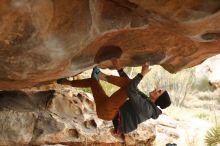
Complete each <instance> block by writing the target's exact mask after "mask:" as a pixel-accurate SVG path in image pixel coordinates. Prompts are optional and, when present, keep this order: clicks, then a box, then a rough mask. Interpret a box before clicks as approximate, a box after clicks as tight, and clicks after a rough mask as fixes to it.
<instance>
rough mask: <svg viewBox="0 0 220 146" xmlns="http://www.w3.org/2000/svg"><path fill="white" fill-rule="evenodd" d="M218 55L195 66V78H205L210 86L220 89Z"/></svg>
mask: <svg viewBox="0 0 220 146" xmlns="http://www.w3.org/2000/svg"><path fill="white" fill-rule="evenodd" d="M219 64H220V55H216V56H213V57H211V58H209V59H207V60H205V61H204V62H203V63H202V64H200V65H198V66H196V76H197V77H199V78H207V80H208V81H209V83H210V85H213V86H215V87H217V88H219V87H220V66H219Z"/></svg>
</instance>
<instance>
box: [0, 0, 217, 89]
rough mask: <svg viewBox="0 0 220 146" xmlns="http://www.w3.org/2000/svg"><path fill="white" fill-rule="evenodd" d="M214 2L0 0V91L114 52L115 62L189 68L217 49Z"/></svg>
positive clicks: (80, 67) (83, 66)
mask: <svg viewBox="0 0 220 146" xmlns="http://www.w3.org/2000/svg"><path fill="white" fill-rule="evenodd" d="M219 7H220V1H218V0H209V1H207V0H185V1H180V0H177V1H176V0H170V1H164V0H159V1H155V0H148V1H145V0H120V1H118V0H90V1H88V0H80V1H73V0H64V1H60V0H37V1H28V0H1V1H0V22H1V23H0V34H1V35H0V66H1V70H0V89H2V90H4V89H10V90H12V89H21V88H24V87H32V86H38V85H40V84H47V83H48V82H50V81H52V80H56V79H58V78H61V77H67V76H74V75H76V74H78V73H80V72H82V71H85V70H87V69H89V68H91V67H92V66H93V65H94V64H96V63H97V62H98V63H99V65H100V66H102V67H103V68H105V67H111V64H110V63H109V62H108V61H106V60H108V59H109V58H111V57H113V56H120V59H119V62H120V65H121V66H137V65H141V64H142V63H143V62H144V61H146V60H148V61H150V62H151V63H152V64H160V65H162V66H163V67H164V68H165V69H166V70H168V71H170V72H177V71H179V70H181V69H183V68H187V67H191V66H195V65H197V64H199V63H201V62H202V61H203V60H204V59H206V58H208V57H210V56H213V55H215V54H218V53H219V52H220V49H219V46H220V40H219V39H220V36H219V34H220V33H219V32H220V27H219V26H220V24H219V23H220V12H219ZM109 47H110V48H111V47H112V48H113V49H110V51H109V49H107V48H109ZM115 48H116V50H115ZM117 48H119V49H118V50H117ZM106 50H108V51H106ZM111 50H114V51H111ZM100 52H101V53H100ZM120 52H121V53H120ZM97 54H99V55H97ZM100 54H101V55H100ZM97 56H98V57H97Z"/></svg>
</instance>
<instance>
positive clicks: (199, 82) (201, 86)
mask: <svg viewBox="0 0 220 146" xmlns="http://www.w3.org/2000/svg"><path fill="white" fill-rule="evenodd" d="M193 89H196V90H198V91H213V90H214V88H213V87H212V86H210V84H209V80H208V78H207V77H203V78H196V80H195V82H194V84H193Z"/></svg>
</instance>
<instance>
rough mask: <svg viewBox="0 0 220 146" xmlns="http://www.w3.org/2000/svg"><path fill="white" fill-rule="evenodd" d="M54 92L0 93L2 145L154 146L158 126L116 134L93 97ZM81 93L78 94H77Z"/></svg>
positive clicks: (58, 88) (68, 90)
mask: <svg viewBox="0 0 220 146" xmlns="http://www.w3.org/2000/svg"><path fill="white" fill-rule="evenodd" d="M53 88H56V91H54V90H47V91H40V90H38V89H32V90H24V91H0V108H1V110H0V124H1V127H0V145H7V146H14V145H43V144H65V145H76V146H79V145H94V144H96V145H102V144H104V145H106V146H110V145H115V146H122V145H124V143H126V144H133V145H137V144H138V143H139V144H140V145H144V144H146V145H151V144H152V143H153V142H154V140H155V137H156V136H155V134H156V132H155V127H156V126H155V124H153V123H152V124H147V123H146V124H144V125H142V126H141V127H140V128H139V129H138V130H135V131H133V132H132V133H129V134H126V135H125V138H126V139H125V140H123V139H122V138H120V136H117V135H116V134H113V133H112V132H111V129H112V128H113V124H112V122H111V121H103V120H102V119H99V118H98V117H97V115H96V111H95V103H94V102H93V97H92V96H91V94H85V93H79V92H77V91H76V90H75V89H72V88H71V87H68V86H65V87H63V86H61V85H59V86H56V87H53ZM78 93H79V94H78Z"/></svg>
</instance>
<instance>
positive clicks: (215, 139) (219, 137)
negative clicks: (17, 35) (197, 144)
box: [205, 125, 220, 146]
mask: <svg viewBox="0 0 220 146" xmlns="http://www.w3.org/2000/svg"><path fill="white" fill-rule="evenodd" d="M205 142H206V143H207V145H208V146H216V145H217V144H220V125H217V126H216V127H213V128H212V129H210V130H209V131H208V132H207V134H206V137H205Z"/></svg>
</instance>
